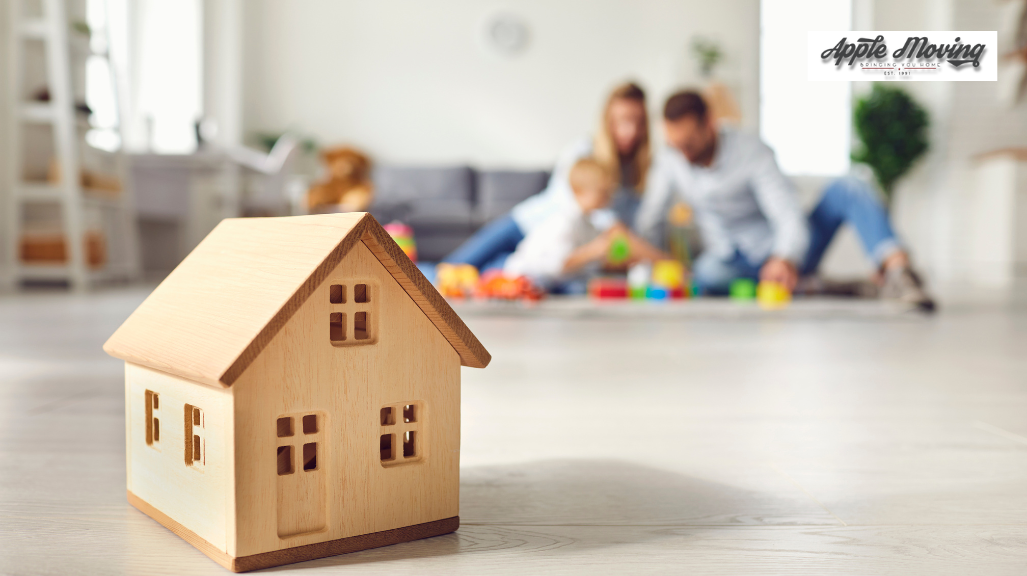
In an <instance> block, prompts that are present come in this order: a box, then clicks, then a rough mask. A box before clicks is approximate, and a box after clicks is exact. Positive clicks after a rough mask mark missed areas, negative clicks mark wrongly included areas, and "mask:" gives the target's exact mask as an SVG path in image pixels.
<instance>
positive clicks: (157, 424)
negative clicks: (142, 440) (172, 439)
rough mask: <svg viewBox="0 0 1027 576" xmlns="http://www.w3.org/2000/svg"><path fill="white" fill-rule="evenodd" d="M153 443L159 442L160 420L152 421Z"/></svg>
mask: <svg viewBox="0 0 1027 576" xmlns="http://www.w3.org/2000/svg"><path fill="white" fill-rule="evenodd" d="M153 441H154V442H160V419H159V418H154V419H153Z"/></svg>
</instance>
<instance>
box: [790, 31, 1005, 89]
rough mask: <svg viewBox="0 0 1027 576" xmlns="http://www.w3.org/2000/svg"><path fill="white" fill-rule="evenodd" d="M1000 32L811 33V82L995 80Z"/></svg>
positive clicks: (996, 76) (809, 64)
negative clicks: (996, 51) (996, 49)
mask: <svg viewBox="0 0 1027 576" xmlns="http://www.w3.org/2000/svg"><path fill="white" fill-rule="evenodd" d="M997 38H998V34H997V33H996V32H810V33H809V35H808V48H807V50H808V52H809V53H808V54H807V58H808V66H809V68H808V72H807V78H808V79H809V80H848V81H852V80H900V81H902V80H907V81H994V80H997V79H998V74H997V57H996V54H995V46H996V42H997Z"/></svg>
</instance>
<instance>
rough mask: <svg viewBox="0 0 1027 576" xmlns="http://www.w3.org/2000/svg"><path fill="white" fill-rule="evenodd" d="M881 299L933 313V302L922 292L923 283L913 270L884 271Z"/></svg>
mask: <svg viewBox="0 0 1027 576" xmlns="http://www.w3.org/2000/svg"><path fill="white" fill-rule="evenodd" d="M881 298H884V299H887V300H895V301H898V302H902V303H904V304H910V305H912V306H915V307H916V308H917V310H920V311H922V312H934V309H935V304H934V300H933V299H932V298H931V297H930V296H928V295H927V292H924V286H923V283H922V282H921V281H920V278H919V277H918V276H917V275H916V273H915V272H913V270H911V269H910V268H907V267H899V266H896V267H893V268H889V269H887V270H885V271H884V283H883V284H882V286H881Z"/></svg>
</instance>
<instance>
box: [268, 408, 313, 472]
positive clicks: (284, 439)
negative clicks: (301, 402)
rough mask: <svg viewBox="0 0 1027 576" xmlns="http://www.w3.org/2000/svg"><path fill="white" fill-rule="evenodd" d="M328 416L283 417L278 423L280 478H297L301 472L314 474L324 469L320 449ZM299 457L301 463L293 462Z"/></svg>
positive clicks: (276, 453) (276, 452) (277, 454)
mask: <svg viewBox="0 0 1027 576" xmlns="http://www.w3.org/2000/svg"><path fill="white" fill-rule="evenodd" d="M323 429H324V414H323V413H321V412H315V413H313V414H297V415H294V416H282V417H280V418H278V419H277V421H276V423H275V433H276V435H277V436H278V439H279V440H278V444H279V446H278V448H277V450H276V451H275V459H276V461H277V468H278V475H279V476H285V475H287V474H293V473H295V472H296V471H297V470H302V471H303V472H312V471H314V470H318V469H319V468H320V464H319V460H320V458H319V457H320V456H321V455H320V454H318V451H319V450H320V448H319V445H323V444H322V433H323V432H324V430H323ZM294 455H295V456H298V457H299V458H300V460H299V462H294V460H293V458H294Z"/></svg>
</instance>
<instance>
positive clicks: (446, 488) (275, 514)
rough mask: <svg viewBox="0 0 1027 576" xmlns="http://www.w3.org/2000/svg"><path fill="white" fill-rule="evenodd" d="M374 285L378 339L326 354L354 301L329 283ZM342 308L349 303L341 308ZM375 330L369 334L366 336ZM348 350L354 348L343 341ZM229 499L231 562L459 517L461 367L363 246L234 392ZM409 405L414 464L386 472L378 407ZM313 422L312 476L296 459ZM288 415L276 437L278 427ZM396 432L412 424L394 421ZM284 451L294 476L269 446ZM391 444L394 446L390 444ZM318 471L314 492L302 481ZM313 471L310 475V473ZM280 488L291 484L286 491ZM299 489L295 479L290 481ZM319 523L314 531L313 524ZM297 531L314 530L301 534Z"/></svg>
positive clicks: (276, 339) (350, 291)
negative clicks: (287, 431) (288, 425)
mask: <svg viewBox="0 0 1027 576" xmlns="http://www.w3.org/2000/svg"><path fill="white" fill-rule="evenodd" d="M361 281H370V282H373V283H374V285H375V286H376V288H374V289H373V290H372V293H371V297H372V300H376V301H373V302H372V303H371V304H372V305H373V307H372V308H371V310H372V314H376V315H377V316H378V317H377V318H376V319H372V321H371V322H370V323H371V324H374V323H375V322H376V323H377V324H376V326H375V329H376V330H377V342H376V343H374V344H363V345H359V344H358V345H345V346H335V345H333V344H332V343H331V342H330V340H329V337H330V334H329V319H330V316H331V314H332V313H333V312H334V311H337V310H344V311H346V313H347V335H348V336H350V337H352V334H351V333H350V327H351V326H352V322H351V320H349V318H348V316H349V314H351V313H352V312H353V310H354V308H352V304H347V305H339V304H332V303H331V302H330V294H329V293H330V286H331V285H333V284H339V285H345V286H347V295H346V296H347V302H348V303H351V299H352V298H353V290H354V284H356V283H359V282H361ZM347 306H351V307H349V308H347ZM375 335H376V334H375V333H373V332H372V334H371V336H372V337H374V336H375ZM351 343H352V342H351ZM232 390H233V394H234V395H235V411H236V422H237V430H236V432H237V433H236V450H237V454H238V455H239V457H238V463H237V466H238V467H237V469H236V477H237V487H236V499H237V502H238V517H237V520H236V525H237V526H238V535H237V538H238V539H237V545H236V549H235V551H234V552H233V555H235V556H237V557H238V556H247V555H251V554H257V553H262V552H269V551H273V550H280V549H284V548H291V547H295V546H302V545H306V544H312V543H316V542H323V541H329V540H336V539H339V538H347V537H351V536H357V535H361V534H368V533H373V532H379V531H383V530H390V529H393V528H399V527H403V526H410V525H414V524H420V523H424V522H430V521H434V520H440V519H445V518H451V517H453V516H457V515H458V514H459V510H458V507H459V465H460V461H459V448H460V360H459V357H458V355H457V353H456V352H455V351H454V350H453V348H452V346H451V345H450V344H449V343H448V342H447V341H446V340H445V339H444V337H443V336H442V335H441V334H440V333H439V331H438V329H437V328H436V327H435V326H434V325H433V324H432V323H431V322H430V321H429V320H428V319H427V318H426V317H425V315H424V313H423V312H421V310H420V309H419V308H418V307H417V306H416V305H415V304H414V302H413V301H412V300H411V299H410V297H409V296H408V295H407V294H406V292H405V291H403V289H402V288H401V287H400V286H399V284H398V283H397V282H396V281H395V280H394V279H393V278H392V276H391V275H390V274H389V273H388V272H387V271H386V270H385V268H384V267H383V266H382V265H381V263H380V262H379V261H378V260H377V259H376V258H375V257H374V256H373V255H372V253H371V252H370V250H368V248H367V247H366V246H365V245H364V244H363V243H359V242H358V243H357V245H356V246H355V247H354V248H353V249H352V250H351V251H350V252H349V254H347V256H346V257H345V258H344V259H343V261H342V262H341V263H340V264H339V265H338V266H337V267H336V269H335V271H333V272H332V273H331V274H330V275H329V277H328V279H327V280H325V282H324V283H323V284H322V285H321V286H320V287H319V288H318V289H317V290H316V291H315V292H314V294H313V295H312V296H311V297H310V298H309V299H308V300H307V302H306V303H305V304H304V305H303V306H302V307H301V309H300V310H299V311H298V312H297V313H296V314H295V315H294V316H293V317H292V318H291V319H290V320H289V321H288V323H287V324H286V325H285V327H284V328H283V329H282V330H281V331H280V332H279V333H278V334H277V335H276V336H275V337H274V339H273V340H272V341H271V343H270V344H269V345H268V346H267V347H266V348H265V349H264V351H263V352H262V353H261V354H260V356H259V357H258V358H257V359H256V360H255V361H254V363H253V364H252V365H250V366H249V368H248V369H247V370H246V372H244V374H243V375H242V376H241V377H240V379H239V380H237V381H236V383H235V384H234V385H233V386H232ZM410 402H415V403H418V404H417V406H419V408H418V409H419V413H418V415H417V420H418V422H417V423H416V424H417V426H418V427H419V428H418V430H419V431H418V433H417V434H418V449H419V450H420V454H421V459H420V460H419V461H416V462H409V463H408V462H403V461H400V462H398V463H396V464H395V465H392V466H388V467H386V466H383V464H382V462H381V459H380V451H379V449H380V435H381V433H382V431H383V430H384V428H383V427H382V426H381V422H380V416H381V408H383V407H385V406H389V405H401V404H406V403H410ZM308 414H317V415H319V425H320V426H321V429H320V430H319V432H318V434H317V435H316V436H311V437H309V438H313V439H316V440H317V443H318V445H319V446H318V449H317V458H318V460H317V465H318V469H317V470H315V471H309V472H308V471H305V470H303V469H302V462H301V460H300V458H299V454H297V453H295V452H298V451H300V450H301V447H302V445H303V444H304V443H306V442H307V441H308V436H307V435H305V434H304V433H303V431H302V430H301V422H300V419H301V418H302V416H303V415H308ZM283 415H292V417H293V418H294V427H295V428H294V432H293V433H294V434H295V436H293V437H286V438H279V437H278V435H277V432H276V422H277V419H278V418H280V417H282V416H283ZM396 418H397V422H398V423H397V425H396V426H392V427H390V429H395V430H396V431H397V432H400V431H401V430H402V428H404V427H408V426H409V425H407V424H405V423H402V414H397V415H396ZM282 445H291V446H293V448H292V450H293V451H294V454H293V459H294V462H295V464H294V466H295V469H294V471H293V473H292V474H289V475H279V474H278V469H277V465H276V458H277V447H278V446H282ZM397 448H398V447H397ZM317 473H320V474H321V478H323V484H321V483H319V482H318V481H309V482H308V481H307V479H309V478H317V476H316V474H317ZM307 475H311V476H307ZM288 482H294V483H293V484H288ZM296 482H298V483H296ZM320 527H323V528H320ZM301 530H314V531H313V532H307V533H299V534H295V532H298V531H301Z"/></svg>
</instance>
